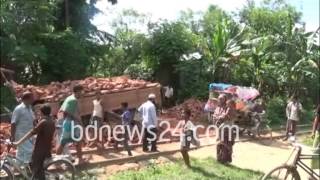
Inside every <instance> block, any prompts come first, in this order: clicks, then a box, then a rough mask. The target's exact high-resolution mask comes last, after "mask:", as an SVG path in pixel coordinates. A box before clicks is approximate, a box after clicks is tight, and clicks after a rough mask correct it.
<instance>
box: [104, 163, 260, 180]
mask: <svg viewBox="0 0 320 180" xmlns="http://www.w3.org/2000/svg"><path fill="white" fill-rule="evenodd" d="M191 163H192V168H191V169H188V168H186V167H185V166H184V164H183V162H182V160H179V161H178V162H174V163H166V164H162V165H155V164H152V165H150V166H148V167H146V168H144V169H142V170H139V171H132V170H130V171H126V172H120V173H117V174H115V175H113V176H111V177H110V178H108V179H110V180H163V179H174V180H187V179H188V180H193V179H194V180H235V179H236V180H256V179H259V178H260V177H261V176H262V174H261V173H259V172H255V171H251V170H246V169H240V168H237V167H234V166H231V165H230V166H225V165H222V164H220V163H218V162H217V161H216V160H214V159H213V158H207V159H192V160H191Z"/></svg>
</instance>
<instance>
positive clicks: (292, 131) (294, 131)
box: [291, 121, 297, 136]
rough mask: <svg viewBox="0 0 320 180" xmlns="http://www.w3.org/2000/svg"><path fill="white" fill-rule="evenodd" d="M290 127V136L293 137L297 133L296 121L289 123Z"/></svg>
mask: <svg viewBox="0 0 320 180" xmlns="http://www.w3.org/2000/svg"><path fill="white" fill-rule="evenodd" d="M291 126H292V128H291V134H292V136H294V135H295V134H296V132H297V121H292V122H291Z"/></svg>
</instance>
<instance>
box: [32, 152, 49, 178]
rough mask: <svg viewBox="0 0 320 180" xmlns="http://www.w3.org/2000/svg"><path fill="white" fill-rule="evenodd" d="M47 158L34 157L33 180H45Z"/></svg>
mask: <svg viewBox="0 0 320 180" xmlns="http://www.w3.org/2000/svg"><path fill="white" fill-rule="evenodd" d="M44 160H45V157H44V156H41V157H40V156H37V157H34V158H33V160H32V177H31V179H32V180H45V179H46V177H45V173H44V169H43V163H44Z"/></svg>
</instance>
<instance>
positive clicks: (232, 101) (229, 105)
mask: <svg viewBox="0 0 320 180" xmlns="http://www.w3.org/2000/svg"><path fill="white" fill-rule="evenodd" d="M227 106H228V108H231V109H236V102H235V101H234V100H228V101H227Z"/></svg>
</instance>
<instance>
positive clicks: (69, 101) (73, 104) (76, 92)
mask: <svg viewBox="0 0 320 180" xmlns="http://www.w3.org/2000/svg"><path fill="white" fill-rule="evenodd" d="M82 89H83V88H82V86H80V85H76V86H74V87H73V94H72V95H70V96H68V97H67V98H66V100H65V101H64V102H63V104H62V106H61V108H60V111H61V112H63V119H64V120H63V125H62V134H61V138H60V143H59V145H58V149H57V154H61V153H62V151H63V149H64V147H65V146H66V145H67V144H68V143H75V144H76V150H77V156H78V158H79V164H80V163H83V162H84V161H85V160H84V159H83V158H82V149H81V148H82V147H81V141H79V142H75V140H74V139H72V137H71V134H72V133H71V131H72V130H74V129H72V127H71V126H72V125H71V124H72V121H73V122H74V124H81V117H80V113H79V108H78V99H79V98H80V97H81V94H82ZM74 134H75V135H76V136H78V135H79V136H80V134H77V132H76V131H75V132H74Z"/></svg>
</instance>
